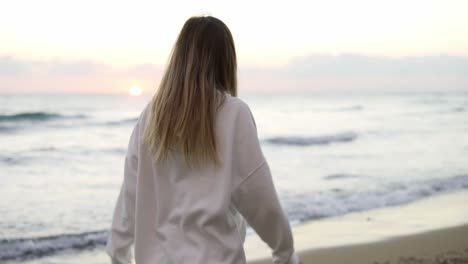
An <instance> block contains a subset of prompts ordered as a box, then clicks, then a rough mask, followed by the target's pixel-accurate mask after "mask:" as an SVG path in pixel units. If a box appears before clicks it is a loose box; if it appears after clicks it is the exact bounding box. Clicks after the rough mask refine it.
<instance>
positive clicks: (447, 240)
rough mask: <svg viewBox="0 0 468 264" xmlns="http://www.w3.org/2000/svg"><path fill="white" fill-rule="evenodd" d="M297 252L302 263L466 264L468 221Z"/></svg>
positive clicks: (467, 254) (266, 260)
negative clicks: (428, 229) (416, 232)
mask: <svg viewBox="0 0 468 264" xmlns="http://www.w3.org/2000/svg"><path fill="white" fill-rule="evenodd" d="M298 253H299V256H300V258H301V260H302V263H303V264H308V263H310V264H320V263H323V264H334V263H336V264H338V263H347V264H364V263H372V264H375V263H382V264H383V263H468V224H465V225H462V226H457V227H450V228H444V229H440V230H435V231H428V232H424V233H421V234H412V235H407V236H401V237H395V238H390V239H385V240H381V241H374V242H369V243H363V244H355V245H348V246H338V247H330V248H323V249H310V250H302V251H301V250H300V251H298ZM448 260H450V262H449V261H448ZM444 261H445V262H444ZM264 263H265V264H266V263H271V261H270V260H269V259H263V260H257V261H249V264H264Z"/></svg>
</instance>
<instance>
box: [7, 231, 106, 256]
mask: <svg viewBox="0 0 468 264" xmlns="http://www.w3.org/2000/svg"><path fill="white" fill-rule="evenodd" d="M107 235H108V233H107V231H93V232H84V233H79V234H60V235H55V236H47V237H35V238H16V239H2V240H0V260H24V259H31V258H39V257H43V256H46V255H52V254H55V253H57V252H60V251H64V250H69V249H75V250H82V249H90V248H95V247H97V246H103V245H105V244H106V241H107Z"/></svg>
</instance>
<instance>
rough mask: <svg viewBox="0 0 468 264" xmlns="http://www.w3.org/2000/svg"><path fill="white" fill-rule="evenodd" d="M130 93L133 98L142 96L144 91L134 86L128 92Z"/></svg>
mask: <svg viewBox="0 0 468 264" xmlns="http://www.w3.org/2000/svg"><path fill="white" fill-rule="evenodd" d="M128 93H129V94H130V95H131V96H140V95H141V94H142V93H143V90H142V89H141V88H140V87H138V86H133V87H132V88H130V89H129V90H128Z"/></svg>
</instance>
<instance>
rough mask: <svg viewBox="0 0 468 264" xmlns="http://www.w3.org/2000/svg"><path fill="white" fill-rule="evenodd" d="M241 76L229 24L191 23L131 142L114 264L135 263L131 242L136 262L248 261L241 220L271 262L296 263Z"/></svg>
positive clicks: (112, 245)
mask: <svg viewBox="0 0 468 264" xmlns="http://www.w3.org/2000/svg"><path fill="white" fill-rule="evenodd" d="M236 71H237V65H236V52H235V48H234V41H233V39H232V36H231V33H230V31H229V29H228V28H227V27H226V25H225V24H224V23H223V22H222V21H220V20H219V19H217V18H214V17H210V16H203V17H193V18H190V19H189V20H188V21H187V22H186V23H185V24H184V26H183V28H182V31H181V32H180V34H179V37H178V39H177V42H176V43H175V46H174V48H173V50H172V54H171V57H170V61H169V63H168V66H167V69H166V72H165V74H164V77H163V79H162V81H161V84H160V86H159V89H158V91H157V93H156V94H155V96H154V97H153V100H152V101H151V102H150V103H149V104H148V105H147V106H146V107H145V109H144V110H143V111H142V113H141V115H140V117H139V119H138V121H137V124H136V125H135V127H134V130H133V132H132V134H131V137H130V142H129V145H128V151H127V155H126V158H125V166H124V181H123V184H122V187H121V190H120V194H119V197H118V200H117V204H116V207H115V210H114V216H113V220H112V227H111V232H110V236H109V239H108V243H107V247H106V252H107V253H108V254H109V256H110V257H111V259H112V261H113V263H129V262H131V258H132V254H131V251H130V247H131V245H132V244H133V243H135V247H134V248H135V250H134V255H135V261H136V263H137V264H150V263H151V264H154V263H174V264H184V263H190V264H197V263H200V264H211V263H245V262H246V260H245V254H244V250H243V242H244V236H245V226H244V224H243V218H245V219H246V220H247V222H248V223H249V224H250V226H252V228H253V229H255V231H256V232H257V233H258V235H259V236H260V237H261V238H262V239H263V240H264V241H265V242H266V243H267V244H268V245H269V246H270V248H271V249H272V251H273V262H274V263H298V258H297V256H296V254H295V253H294V247H293V238H292V235H291V229H290V226H289V222H288V219H287V218H286V216H285V214H284V213H283V210H282V208H281V206H280V203H279V201H278V198H277V194H276V191H275V187H274V185H273V182H272V178H271V174H270V170H269V167H268V164H267V162H266V161H265V158H264V156H263V153H262V151H261V149H260V144H259V140H258V136H257V130H256V125H255V121H254V119H253V117H252V114H251V112H250V109H249V107H248V105H247V104H246V103H244V102H243V101H242V100H240V99H238V98H237V97H236V94H237V75H236ZM239 213H240V214H239ZM241 215H242V216H243V218H242V216H241Z"/></svg>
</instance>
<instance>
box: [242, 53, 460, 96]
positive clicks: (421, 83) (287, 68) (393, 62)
mask: <svg viewBox="0 0 468 264" xmlns="http://www.w3.org/2000/svg"><path fill="white" fill-rule="evenodd" d="M241 77H242V82H244V83H249V82H250V83H252V85H254V86H256V87H257V89H272V90H278V89H297V90H323V89H325V90H326V89H333V90H335V89H337V90H343V89H362V90H370V89H374V90H382V89H385V90H408V89H428V90H440V89H468V57H464V56H446V55H440V56H417V57H416V56H409V57H398V58H395V57H382V56H366V55H360V54H342V55H336V56H333V55H324V54H313V55H309V56H304V57H298V58H295V59H293V60H291V61H290V62H289V63H288V64H286V65H284V66H281V67H275V68H263V69H258V68H252V69H246V70H244V71H242V72H241ZM262 87H266V88H262Z"/></svg>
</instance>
